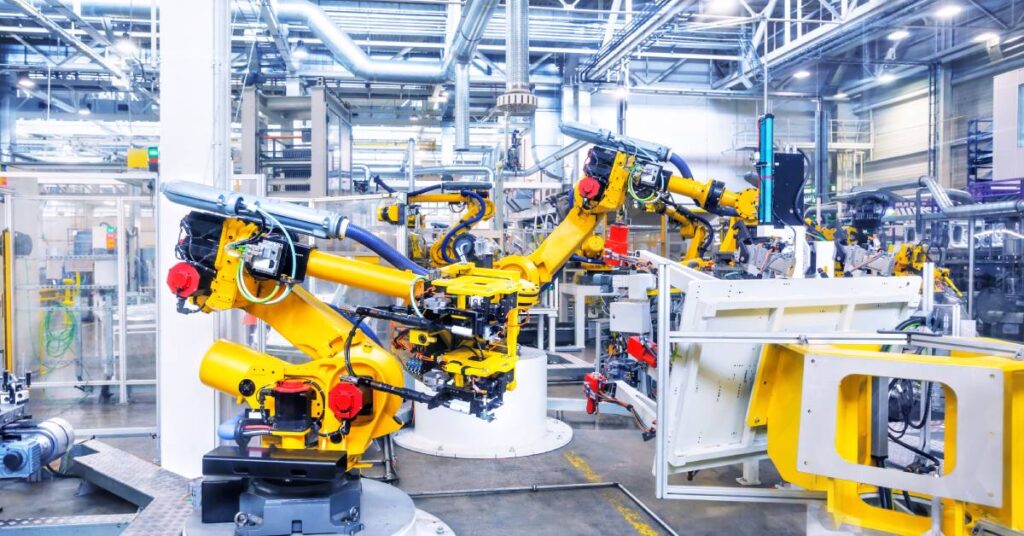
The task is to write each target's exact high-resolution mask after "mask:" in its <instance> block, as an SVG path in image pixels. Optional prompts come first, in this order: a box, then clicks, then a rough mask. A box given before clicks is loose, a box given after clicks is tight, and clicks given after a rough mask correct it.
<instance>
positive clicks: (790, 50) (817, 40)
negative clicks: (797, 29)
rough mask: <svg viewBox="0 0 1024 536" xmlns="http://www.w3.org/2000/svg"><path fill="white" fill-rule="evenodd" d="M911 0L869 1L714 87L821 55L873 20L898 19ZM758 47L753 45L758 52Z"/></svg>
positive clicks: (734, 83)
mask: <svg viewBox="0 0 1024 536" xmlns="http://www.w3.org/2000/svg"><path fill="white" fill-rule="evenodd" d="M910 3H911V2H910V0H870V1H868V2H867V3H865V4H862V5H860V6H857V7H856V8H853V9H851V10H849V11H848V12H847V14H846V18H845V19H843V20H842V21H841V22H836V23H827V22H822V23H821V24H819V26H818V27H817V28H814V29H813V30H811V31H808V32H806V33H804V34H803V35H802V36H799V37H797V38H795V39H793V40H792V41H790V42H789V43H786V44H785V45H783V46H781V47H778V48H776V49H774V50H772V51H771V52H768V51H763V52H762V55H761V57H760V61H759V62H757V63H756V64H754V65H740V66H738V70H737V72H736V73H734V74H733V75H731V76H729V77H728V78H725V79H723V80H720V81H718V82H717V83H715V84H714V87H715V89H730V88H733V87H735V86H737V85H739V84H741V83H743V81H744V80H749V79H750V78H751V77H753V76H754V75H755V74H756V73H757V72H758V71H760V70H761V69H763V66H764V64H766V63H767V64H768V65H769V67H771V68H776V69H777V68H784V67H786V66H787V65H788V64H790V63H792V62H794V61H797V60H798V59H800V58H802V57H804V56H805V55H806V54H807V53H808V52H810V51H812V50H813V51H817V52H821V51H822V50H823V49H826V48H827V47H828V46H829V45H833V44H835V43H836V42H837V41H839V40H841V39H844V38H845V37H848V36H851V35H854V34H856V35H858V36H859V35H861V33H860V32H861V31H862V27H863V25H864V24H867V22H868V21H869V20H871V19H875V18H878V19H881V18H884V17H888V16H890V15H897V14H899V13H901V12H903V11H905V10H904V8H905V7H906V6H907V5H908V4H910ZM756 45H757V43H755V44H754V46H755V48H756Z"/></svg>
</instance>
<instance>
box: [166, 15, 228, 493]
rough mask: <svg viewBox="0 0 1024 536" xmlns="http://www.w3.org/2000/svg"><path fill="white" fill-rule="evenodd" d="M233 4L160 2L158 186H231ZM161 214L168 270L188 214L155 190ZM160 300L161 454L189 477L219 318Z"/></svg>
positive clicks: (200, 438) (207, 417)
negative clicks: (204, 364)
mask: <svg viewBox="0 0 1024 536" xmlns="http://www.w3.org/2000/svg"><path fill="white" fill-rule="evenodd" d="M229 4H230V3H229V2H223V1H218V2H210V1H209V0H162V5H161V6H160V7H161V9H160V15H161V21H160V26H161V30H162V32H161V41H162V43H161V45H163V46H161V52H162V58H161V62H160V178H159V181H158V182H159V183H163V182H165V181H192V182H198V183H202V184H207V185H212V186H219V187H227V185H228V179H229V178H230V173H231V162H230V147H229V145H228V142H229V133H230V131H229V129H230V110H231V106H230V100H229V99H230V93H229V74H230V73H229V71H228V69H229V66H230V64H229V62H228V53H229V50H230V48H229V41H228V39H229V34H228V31H229V21H230V18H229V15H230V7H229ZM157 211H158V212H157V214H158V219H157V266H158V271H159V273H160V274H165V273H167V270H168V269H170V267H171V266H172V265H174V264H175V262H177V261H176V260H175V258H174V245H175V244H176V243H177V240H178V222H179V221H180V220H181V218H182V217H183V216H184V215H185V213H186V212H187V211H186V209H185V208H183V207H180V206H178V205H174V204H172V203H170V202H168V201H167V200H166V199H165V198H164V197H163V196H159V195H158V205H157ZM158 279H159V280H161V281H162V280H163V278H162V276H161V277H159V278H158ZM157 297H158V298H157V304H158V308H157V311H158V315H159V316H158V329H157V363H158V370H157V380H158V381H157V385H158V394H159V398H158V400H159V419H160V460H161V464H162V465H163V466H164V468H166V469H168V470H171V471H174V472H175V473H179V474H181V475H184V476H186V477H190V478H193V477H197V476H199V475H200V474H201V473H202V471H201V462H202V456H203V454H206V452H207V451H209V450H210V449H212V448H213V447H214V446H215V445H216V425H217V422H216V403H217V396H216V393H215V392H214V391H213V389H210V388H209V387H206V386H204V385H202V384H200V383H199V362H200V360H201V359H202V357H203V355H204V354H205V353H206V350H207V349H208V348H209V347H210V345H211V344H212V343H213V342H214V338H215V325H216V321H215V319H213V318H211V317H210V316H208V315H205V314H196V315H189V316H185V315H182V314H178V313H177V311H176V310H175V306H176V300H175V299H174V297H173V296H172V295H171V294H170V293H169V292H168V291H167V290H166V289H165V288H160V289H159V290H158V292H157Z"/></svg>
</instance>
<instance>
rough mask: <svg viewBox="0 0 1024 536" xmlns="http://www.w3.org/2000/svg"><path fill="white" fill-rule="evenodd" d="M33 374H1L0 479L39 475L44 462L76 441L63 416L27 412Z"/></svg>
mask: <svg viewBox="0 0 1024 536" xmlns="http://www.w3.org/2000/svg"><path fill="white" fill-rule="evenodd" d="M30 384H31V377H26V379H25V380H20V379H18V378H17V377H15V376H14V375H12V374H10V373H9V372H7V371H3V375H2V377H0V479H5V478H26V479H35V478H38V476H39V473H40V471H42V469H43V466H44V465H46V464H49V463H50V462H52V461H54V460H56V459H57V458H60V457H61V456H63V455H64V453H66V452H67V451H68V449H69V448H71V445H73V444H74V442H75V430H74V429H73V428H72V427H71V425H70V424H68V422H67V421H65V420H64V419H61V418H52V419H46V420H45V421H34V420H32V419H31V418H30V417H29V416H27V415H26V414H25V404H26V403H27V402H28V398H29V385H30Z"/></svg>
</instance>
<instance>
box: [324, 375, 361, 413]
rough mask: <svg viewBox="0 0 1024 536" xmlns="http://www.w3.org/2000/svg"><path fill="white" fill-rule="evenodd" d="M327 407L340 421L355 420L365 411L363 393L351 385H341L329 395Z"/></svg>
mask: <svg viewBox="0 0 1024 536" xmlns="http://www.w3.org/2000/svg"><path fill="white" fill-rule="evenodd" d="M327 407H328V408H330V409H331V412H332V413H334V416H335V417H337V418H338V420H339V421H347V420H350V419H354V418H355V417H356V415H359V412H360V411H362V409H363V392H362V391H360V390H359V388H358V387H356V386H355V385H352V384H351V383H339V384H337V385H335V386H334V387H332V388H331V392H330V393H328V395H327Z"/></svg>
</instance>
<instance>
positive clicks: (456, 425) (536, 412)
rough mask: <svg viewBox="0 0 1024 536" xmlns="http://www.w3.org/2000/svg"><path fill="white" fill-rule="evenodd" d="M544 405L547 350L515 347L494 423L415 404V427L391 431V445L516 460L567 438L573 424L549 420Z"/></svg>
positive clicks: (549, 448) (556, 445)
mask: <svg viewBox="0 0 1024 536" xmlns="http://www.w3.org/2000/svg"><path fill="white" fill-rule="evenodd" d="M421 387H422V386H421ZM547 403H548V360H547V354H546V353H544V352H543V351H541V350H538V349H536V348H525V347H520V348H519V360H518V361H517V362H516V388H515V390H513V391H508V392H507V393H505V402H504V404H502V406H501V407H500V408H498V409H496V410H495V411H494V420H493V421H491V422H487V421H485V420H483V419H479V418H477V417H474V416H472V415H466V414H465V413H458V412H456V411H452V410H448V409H445V408H437V409H432V410H431V409H427V408H426V406H424V405H423V404H415V405H414V411H415V419H416V426H415V427H414V428H411V429H407V430H402V431H400V432H399V433H397V434H395V443H397V444H398V445H399V446H401V447H403V448H407V449H409V450H412V451H416V452H422V453H423V454H431V455H434V456H442V457H446V458H517V457H521V456H530V455H533V454H540V453H543V452H550V451H552V450H555V449H557V448H560V447H563V446H565V444H566V443H568V442H569V440H571V439H572V428H569V426H568V425H566V424H565V423H563V422H562V421H559V420H557V419H551V418H548V407H547V405H548V404H547Z"/></svg>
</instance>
